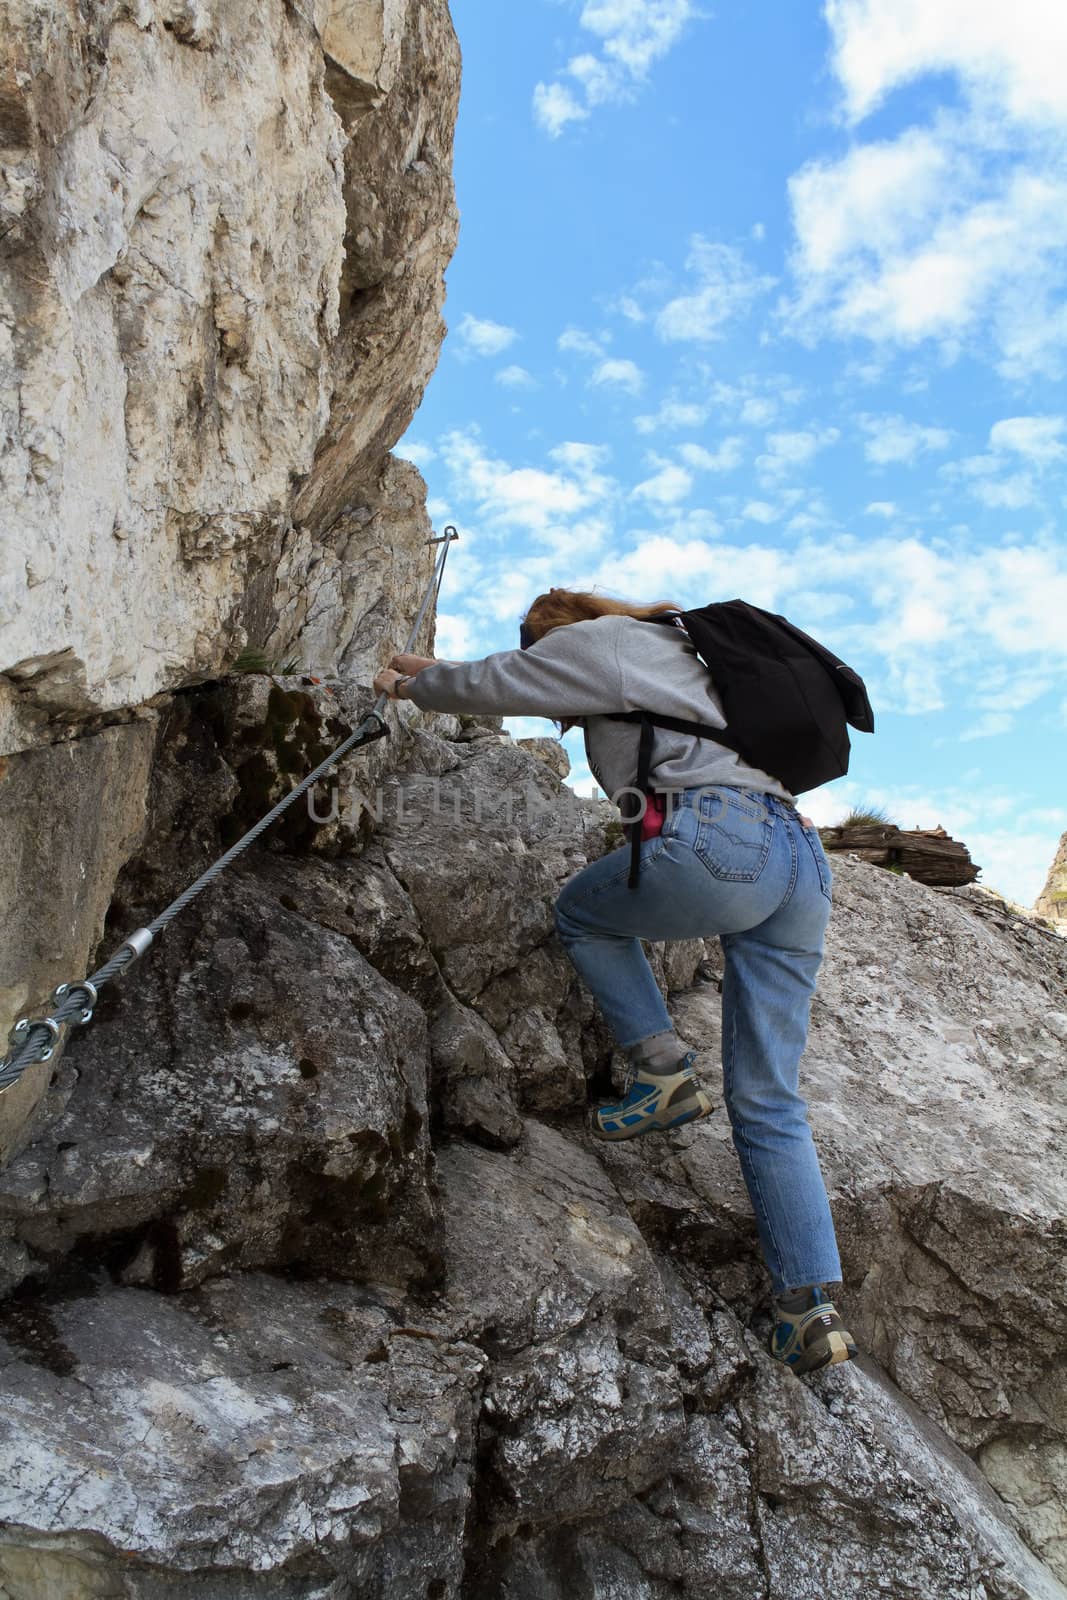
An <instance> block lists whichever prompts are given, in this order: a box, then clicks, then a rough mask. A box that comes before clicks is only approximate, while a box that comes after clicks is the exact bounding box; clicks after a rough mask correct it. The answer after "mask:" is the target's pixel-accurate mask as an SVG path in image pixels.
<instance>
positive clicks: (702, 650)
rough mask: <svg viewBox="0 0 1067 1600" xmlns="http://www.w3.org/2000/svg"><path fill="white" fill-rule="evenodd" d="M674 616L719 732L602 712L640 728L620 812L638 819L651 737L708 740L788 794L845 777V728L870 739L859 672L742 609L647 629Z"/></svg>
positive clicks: (645, 715)
mask: <svg viewBox="0 0 1067 1600" xmlns="http://www.w3.org/2000/svg"><path fill="white" fill-rule="evenodd" d="M678 616H680V617H681V620H682V622H683V623H684V624H685V629H686V632H687V633H688V634H689V637H690V639H691V640H692V642H693V644H694V645H695V647H696V651H697V654H698V655H699V656H700V659H701V660H702V661H703V663H704V665H705V666H706V667H707V668H708V670H709V671H710V672H711V675H712V677H713V679H714V681H715V688H716V690H717V691H718V694H719V698H720V699H721V701H722V709H723V715H724V716H725V717H726V721H727V724H728V728H712V727H710V726H708V725H707V724H705V723H701V722H686V721H683V720H682V719H681V718H680V717H665V716H660V715H659V714H658V713H657V712H654V711H616V712H610V713H606V714H607V715H609V716H610V717H611V720H613V721H615V722H638V723H640V724H641V739H640V744H639V746H638V763H637V777H636V778H635V780H634V789H635V790H636V793H635V794H633V795H630V796H628V797H627V799H628V802H629V803H628V806H627V811H628V812H630V813H631V814H632V813H633V812H640V813H641V815H643V813H644V804H645V803H644V801H643V799H642V798H641V796H644V795H647V794H648V793H649V786H648V777H649V768H650V765H651V757H652V730H653V728H670V729H672V730H673V731H675V732H676V733H690V734H694V735H696V737H697V738H701V739H713V740H714V741H715V743H716V744H721V745H725V746H726V748H727V749H728V750H735V751H736V752H737V754H738V755H739V756H740V757H741V758H742V760H743V761H746V762H747V763H748V764H749V766H753V767H759V768H761V770H762V771H764V772H768V773H770V774H771V776H772V777H775V778H777V779H778V781H779V782H780V783H782V784H784V786H785V787H786V788H787V789H788V790H789V791H790V792H791V793H792V794H803V793H804V791H805V790H807V789H816V788H818V786H819V785H820V784H822V783H829V782H830V781H831V780H832V779H833V778H840V777H842V776H843V775H844V774H845V773H846V772H847V771H848V758H849V750H850V745H849V738H848V729H847V724H848V723H851V724H852V726H853V727H854V728H856V729H858V731H859V732H860V733H873V732H874V712H873V711H872V710H871V703H870V701H869V700H868V698H867V690H866V687H865V685H864V682H863V679H862V678H861V677H860V675H859V673H858V672H854V671H853V669H852V668H851V667H849V666H846V664H845V663H844V662H843V661H842V660H841V658H840V657H839V656H835V655H834V653H833V651H832V650H828V649H827V648H826V646H825V645H822V644H820V643H819V641H818V640H817V639H813V638H812V637H811V635H810V634H807V633H802V632H801V630H800V629H799V628H797V627H794V625H793V623H791V622H789V621H787V619H786V618H785V617H781V616H778V615H777V614H776V613H774V612H771V611H763V610H761V609H760V607H759V606H753V605H749V604H748V602H747V601H745V600H722V601H717V602H716V603H714V604H712V605H707V606H697V607H696V608H695V609H694V610H692V611H682V612H680V613H679V612H665V613H663V614H662V615H660V616H654V617H650V618H648V620H649V621H650V622H658V623H663V624H664V625H665V626H667V627H674V626H675V618H676V617H678ZM728 730H729V731H728ZM627 826H628V829H629V833H630V875H629V879H628V883H629V887H630V888H631V889H634V888H636V887H637V882H638V875H639V873H640V862H641V821H640V816H638V817H636V818H634V819H633V820H631V821H629V822H628V824H627Z"/></svg>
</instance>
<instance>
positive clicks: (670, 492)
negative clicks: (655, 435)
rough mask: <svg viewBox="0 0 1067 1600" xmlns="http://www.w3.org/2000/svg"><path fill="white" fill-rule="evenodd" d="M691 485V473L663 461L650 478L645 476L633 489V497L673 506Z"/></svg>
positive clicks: (683, 497)
mask: <svg viewBox="0 0 1067 1600" xmlns="http://www.w3.org/2000/svg"><path fill="white" fill-rule="evenodd" d="M692 487H693V475H692V473H691V472H687V471H686V470H685V468H684V467H679V466H675V465H674V464H673V463H672V462H664V463H663V464H662V465H661V466H660V469H659V471H658V472H657V473H655V475H654V476H653V477H651V478H646V479H645V481H644V482H643V483H639V484H638V485H637V487H636V488H635V489H634V491H633V493H634V497H635V499H639V500H651V501H653V502H654V504H656V505H660V506H673V505H677V504H678V502H679V501H680V500H684V499H685V498H686V496H687V495H688V494H689V493H690V491H691V490H692Z"/></svg>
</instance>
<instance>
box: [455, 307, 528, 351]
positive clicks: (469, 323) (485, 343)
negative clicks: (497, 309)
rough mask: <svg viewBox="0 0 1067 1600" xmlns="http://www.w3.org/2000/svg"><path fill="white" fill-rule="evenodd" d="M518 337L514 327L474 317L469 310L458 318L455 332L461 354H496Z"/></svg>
mask: <svg viewBox="0 0 1067 1600" xmlns="http://www.w3.org/2000/svg"><path fill="white" fill-rule="evenodd" d="M518 337H519V336H518V334H517V333H516V331H515V329H514V328H508V327H505V326H504V324H503V323H502V322H491V321H489V319H488V318H487V317H474V316H472V315H471V313H470V312H469V311H467V312H465V313H464V315H463V316H462V317H461V318H460V321H459V325H458V327H457V328H456V332H455V338H456V339H457V340H458V342H459V349H460V352H461V354H464V355H476V356H498V355H499V354H500V353H501V351H502V350H506V349H507V348H508V346H509V345H511V344H514V342H515V340H516V339H517V338H518Z"/></svg>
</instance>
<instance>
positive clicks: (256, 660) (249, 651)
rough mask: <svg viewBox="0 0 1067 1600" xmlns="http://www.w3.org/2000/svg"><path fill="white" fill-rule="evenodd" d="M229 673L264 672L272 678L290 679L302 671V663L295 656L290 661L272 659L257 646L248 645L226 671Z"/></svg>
mask: <svg viewBox="0 0 1067 1600" xmlns="http://www.w3.org/2000/svg"><path fill="white" fill-rule="evenodd" d="M226 670H227V671H228V672H246V673H254V672H264V673H266V674H267V675H268V677H272V678H289V677H292V675H293V673H295V672H299V671H300V663H299V661H297V659H296V657H295V656H294V657H293V659H292V660H290V661H281V660H278V659H277V658H274V659H272V658H271V657H270V656H268V655H265V654H264V653H263V651H262V650H259V649H257V648H256V647H255V645H246V646H245V648H244V649H243V650H242V651H241V654H240V655H239V656H238V657H237V659H236V660H235V661H233V662H231V664H230V666H229V667H227V669H226Z"/></svg>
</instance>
